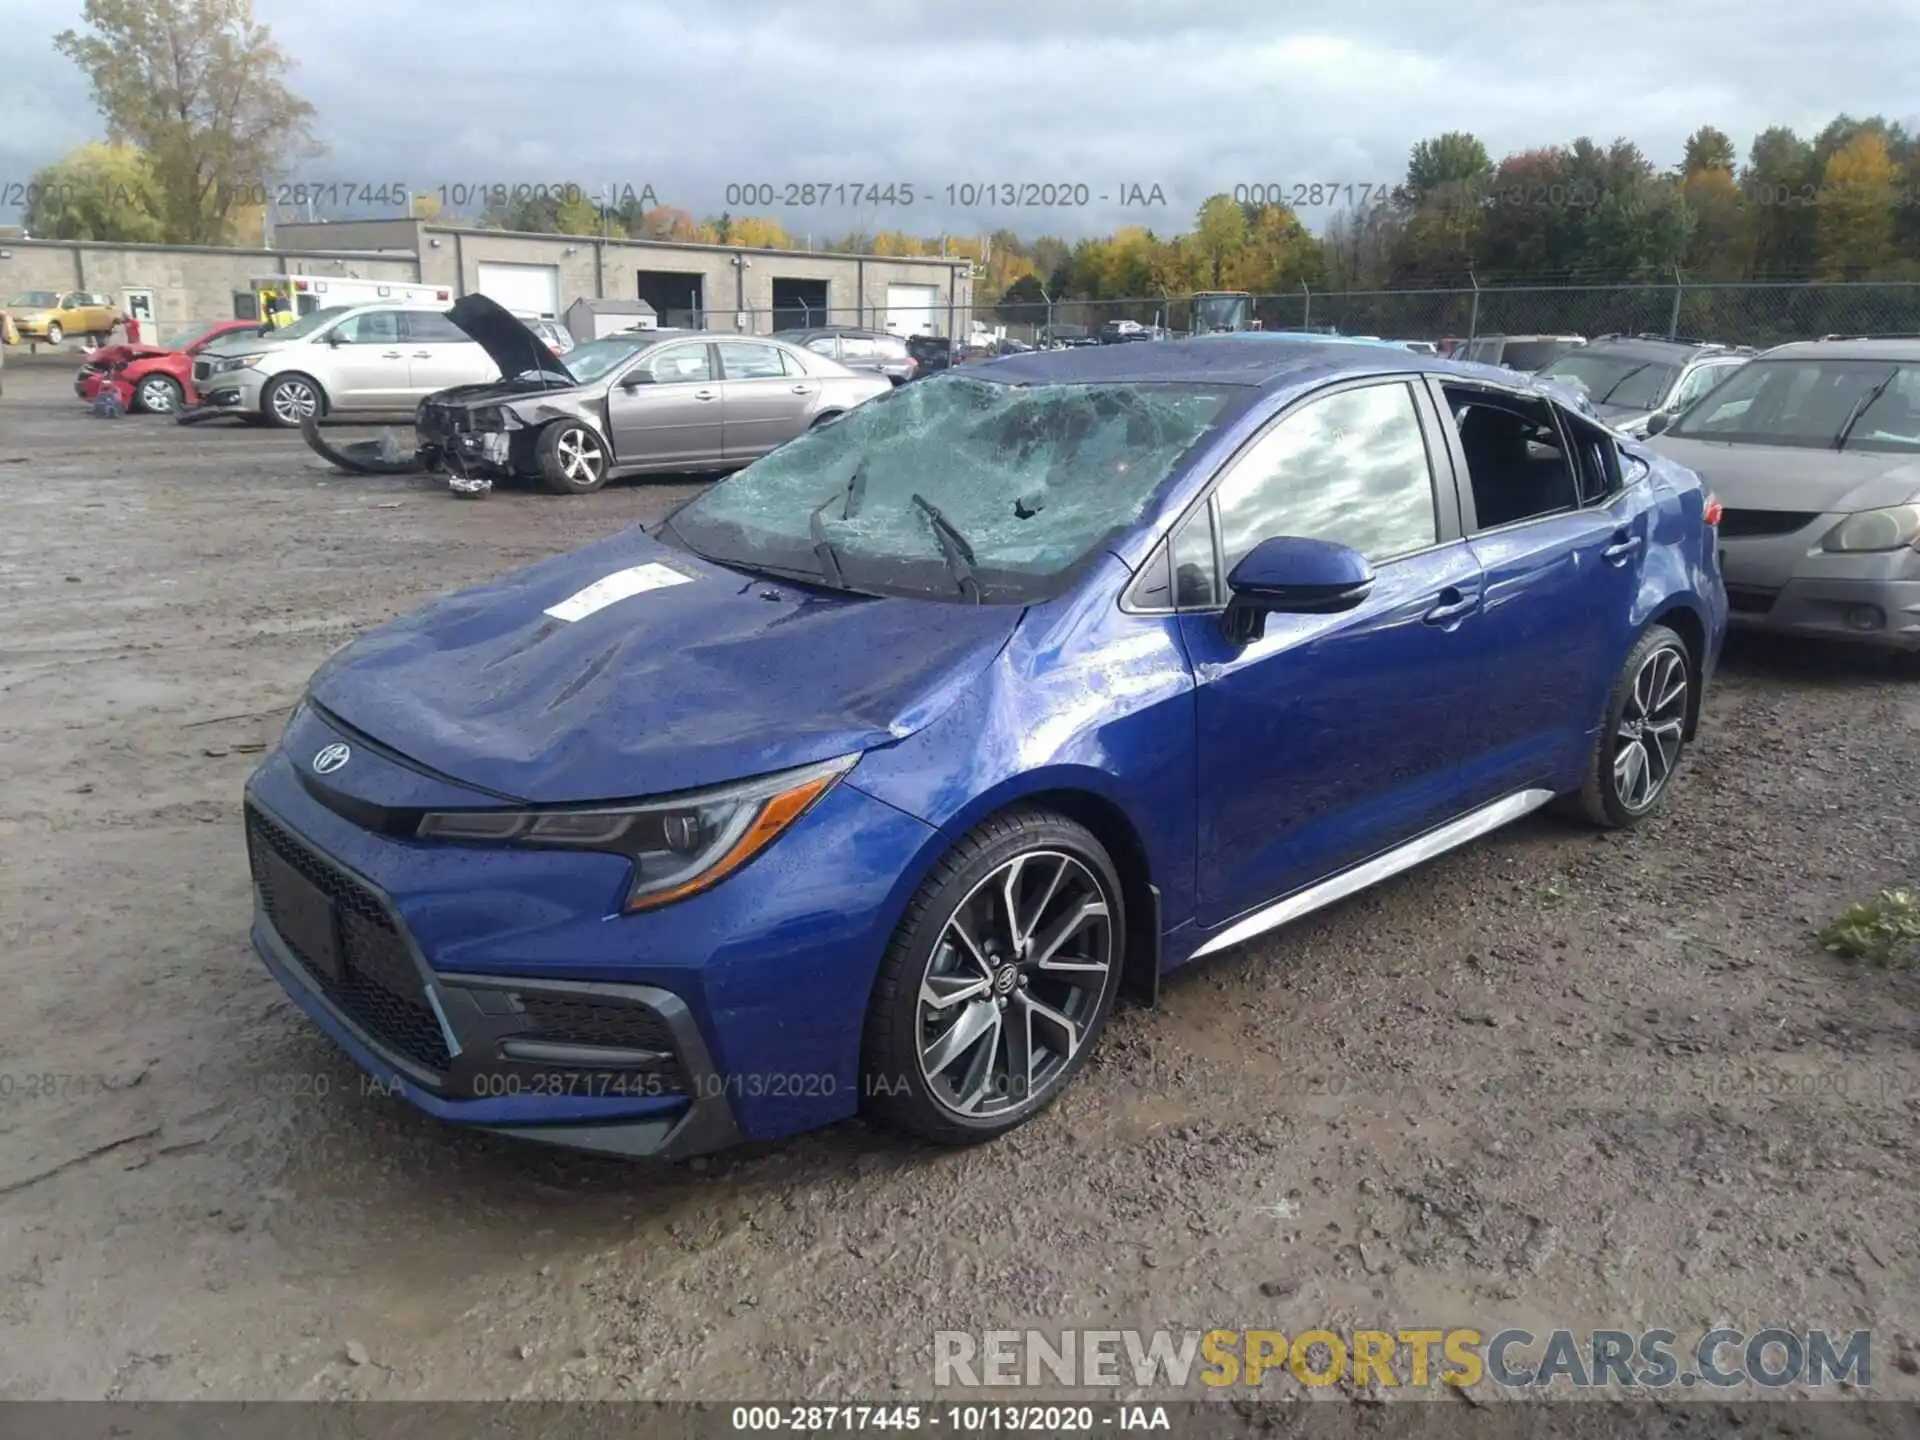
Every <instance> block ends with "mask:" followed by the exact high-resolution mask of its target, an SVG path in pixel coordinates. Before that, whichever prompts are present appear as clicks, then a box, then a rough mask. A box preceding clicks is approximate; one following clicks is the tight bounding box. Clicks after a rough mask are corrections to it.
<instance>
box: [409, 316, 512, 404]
mask: <svg viewBox="0 0 1920 1440" xmlns="http://www.w3.org/2000/svg"><path fill="white" fill-rule="evenodd" d="M400 319H401V329H402V331H403V333H404V335H405V338H406V350H407V384H408V389H409V391H410V392H411V393H412V394H413V396H414V397H415V398H416V399H417V398H422V397H425V396H428V395H431V394H433V393H434V392H435V391H436V390H446V389H450V388H451V387H453V386H455V385H478V384H481V383H483V382H485V381H488V380H497V379H498V378H499V376H500V367H499V366H497V365H495V364H494V363H493V360H492V359H491V358H490V357H489V356H488V354H487V352H486V351H485V350H483V349H482V348H481V347H480V344H479V342H477V341H476V340H475V339H474V338H473V337H472V336H471V335H469V334H467V332H466V331H464V330H462V329H461V328H460V327H459V326H458V325H455V324H454V323H453V321H451V320H449V319H448V318H447V317H446V316H445V315H443V314H441V313H440V312H439V311H438V310H406V311H403V312H401V317H400Z"/></svg>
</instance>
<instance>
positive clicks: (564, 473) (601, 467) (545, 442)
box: [534, 420, 612, 495]
mask: <svg viewBox="0 0 1920 1440" xmlns="http://www.w3.org/2000/svg"><path fill="white" fill-rule="evenodd" d="M534 457H535V458H536V459H537V460H538V461H539V464H540V478H541V480H542V481H543V482H545V484H546V487H547V489H549V490H551V491H552V492H553V493H554V494H555V495H590V494H592V493H593V492H594V491H595V490H598V489H599V488H600V487H601V486H602V485H604V484H606V483H607V470H608V467H609V466H610V465H611V463H612V457H610V456H609V455H608V454H607V442H606V441H605V440H604V439H602V438H601V436H600V434H599V432H598V431H596V430H594V429H593V427H592V426H590V425H584V424H582V423H581V422H580V421H578V420H556V421H555V422H554V423H553V424H551V425H549V426H547V428H546V429H544V430H542V431H541V432H540V441H539V444H537V445H536V446H535V447H534Z"/></svg>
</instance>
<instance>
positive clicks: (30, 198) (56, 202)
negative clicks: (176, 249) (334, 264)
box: [25, 143, 259, 244]
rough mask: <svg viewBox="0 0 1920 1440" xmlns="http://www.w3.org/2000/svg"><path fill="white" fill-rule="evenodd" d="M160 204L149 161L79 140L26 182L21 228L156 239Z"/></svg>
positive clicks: (67, 235)
mask: <svg viewBox="0 0 1920 1440" xmlns="http://www.w3.org/2000/svg"><path fill="white" fill-rule="evenodd" d="M165 209H166V201H165V199H164V197H163V196H162V194H161V190H160V182H159V180H158V179H157V178H156V177H155V176H154V173H153V166H152V165H150V164H149V163H148V162H147V157H146V156H145V155H144V154H143V153H141V152H140V151H139V150H136V149H134V148H133V147H132V146H130V145H102V144H98V143H93V144H87V145H82V146H81V147H80V148H79V149H78V150H75V151H73V152H72V153H71V154H69V155H66V156H63V157H62V158H61V159H59V160H56V161H54V163H53V164H51V165H49V166H47V167H46V168H45V169H43V170H41V171H39V172H38V173H37V174H35V175H34V177H33V178H32V179H31V180H29V181H28V182H27V204H26V214H25V221H26V227H27V233H28V234H29V235H33V236H35V237H36V238H38V239H41V240H118V241H121V242H123V243H129V244H142V243H152V242H155V241H161V240H165V239H166V238H167V237H166V222H165V221H164V220H163V219H162V216H163V214H164V213H165ZM253 233H254V235H255V236H256V237H257V236H258V235H259V230H258V228H257V227H256V228H255V230H254V232H253Z"/></svg>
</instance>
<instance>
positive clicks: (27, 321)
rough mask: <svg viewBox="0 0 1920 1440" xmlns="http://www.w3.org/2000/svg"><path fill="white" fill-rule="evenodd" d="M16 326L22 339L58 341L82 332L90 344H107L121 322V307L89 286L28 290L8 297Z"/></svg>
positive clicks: (79, 334)
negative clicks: (84, 287) (73, 288)
mask: <svg viewBox="0 0 1920 1440" xmlns="http://www.w3.org/2000/svg"><path fill="white" fill-rule="evenodd" d="M7 311H8V313H9V314H10V315H11V316H12V317H13V328H14V329H15V330H16V331H17V332H18V334H19V339H20V341H21V342H25V343H28V344H31V343H33V342H35V341H44V342H45V343H47V344H49V345H58V344H59V343H60V342H61V341H62V340H64V339H66V338H67V337H68V336H79V337H81V338H82V339H84V340H85V341H86V342H87V343H88V344H90V345H104V344H106V342H107V337H108V336H110V335H111V334H112V333H113V332H114V330H115V329H116V328H117V327H118V326H119V324H120V307H119V306H117V305H115V304H114V303H113V301H112V300H110V299H108V298H107V297H106V296H105V295H95V294H92V293H91V292H89V291H86V290H66V291H59V290H27V291H23V292H22V293H20V294H18V295H15V296H14V297H13V298H12V299H10V300H9V301H7Z"/></svg>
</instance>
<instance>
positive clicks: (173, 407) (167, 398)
mask: <svg viewBox="0 0 1920 1440" xmlns="http://www.w3.org/2000/svg"><path fill="white" fill-rule="evenodd" d="M185 403H186V392H185V391H183V390H182V389H181V388H180V382H179V381H178V380H175V379H174V378H173V377H172V376H171V375H149V376H147V378H146V379H144V380H142V381H141V382H140V383H139V384H138V385H136V386H134V389H133V404H134V408H135V409H137V410H144V411H146V413H147V414H149V415H177V414H178V413H179V412H180V407H181V406H182V405H183V404H185Z"/></svg>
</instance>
